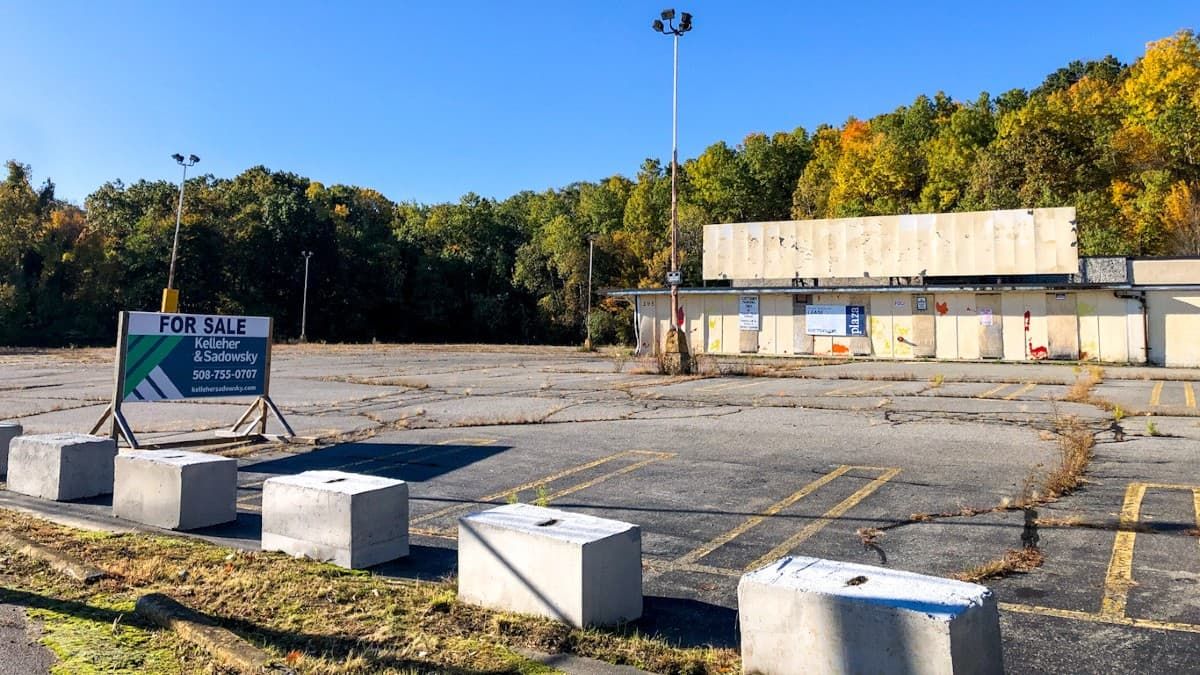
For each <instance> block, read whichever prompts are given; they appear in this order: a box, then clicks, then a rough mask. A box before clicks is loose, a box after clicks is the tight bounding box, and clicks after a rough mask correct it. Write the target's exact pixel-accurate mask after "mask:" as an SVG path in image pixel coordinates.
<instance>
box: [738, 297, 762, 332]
mask: <svg viewBox="0 0 1200 675" xmlns="http://www.w3.org/2000/svg"><path fill="white" fill-rule="evenodd" d="M738 330H740V331H750V332H757V331H760V330H762V301H761V299H760V298H759V296H758V295H754V294H744V295H739V296H738Z"/></svg>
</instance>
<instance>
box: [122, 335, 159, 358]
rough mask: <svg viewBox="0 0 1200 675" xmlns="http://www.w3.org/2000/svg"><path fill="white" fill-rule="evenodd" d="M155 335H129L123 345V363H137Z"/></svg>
mask: <svg viewBox="0 0 1200 675" xmlns="http://www.w3.org/2000/svg"><path fill="white" fill-rule="evenodd" d="M154 337H156V336H152V335H130V336H129V342H128V343H126V347H125V363H137V362H138V361H139V360H140V359H141V358H142V355H144V354H145V353H146V352H147V351H148V350H149V349H150V347H151V346H152V345H154V342H155V340H154V339H153V338H154Z"/></svg>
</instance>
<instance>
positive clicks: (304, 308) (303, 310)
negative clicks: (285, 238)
mask: <svg viewBox="0 0 1200 675" xmlns="http://www.w3.org/2000/svg"><path fill="white" fill-rule="evenodd" d="M300 255H302V256H304V301H303V302H302V303H301V304H300V341H301V342H307V341H308V333H307V332H305V331H306V329H307V327H308V259H309V258H311V257H312V255H313V252H312V251H301V252H300Z"/></svg>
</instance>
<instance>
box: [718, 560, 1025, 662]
mask: <svg viewBox="0 0 1200 675" xmlns="http://www.w3.org/2000/svg"><path fill="white" fill-rule="evenodd" d="M738 616H739V623H740V625H741V631H742V670H743V672H747V673H763V674H764V675H779V674H784V673H789V674H790V673H945V674H947V675H949V674H950V673H954V674H956V675H962V674H964V673H980V674H988V675H992V674H996V675H999V674H1001V673H1003V672H1004V664H1003V660H1002V658H1001V652H1000V615H999V611H998V609H997V606H996V596H995V595H993V594H992V592H991V591H990V590H988V589H987V588H985V587H983V586H980V585H978V584H968V583H964V582H961V581H954V580H951V579H943V578H940V577H930V576H925V575H921V574H914V573H912V572H903V571H900V570H894V569H887V568H883V567H872V566H870V565H856V564H852V563H843V562H837V561H833V560H821V559H818V558H801V557H797V558H790V557H789V558H783V559H782V560H779V561H778V562H775V563H773V564H771V565H768V566H766V567H763V568H762V569H759V570H756V571H754V572H751V573H749V574H746V575H745V576H743V577H742V579H741V581H740V582H739V583H738Z"/></svg>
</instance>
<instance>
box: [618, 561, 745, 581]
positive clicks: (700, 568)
mask: <svg viewBox="0 0 1200 675" xmlns="http://www.w3.org/2000/svg"><path fill="white" fill-rule="evenodd" d="M642 564H643V565H645V566H646V567H648V568H650V569H651V570H652V571H653V572H654V573H655V574H654V576H658V575H661V574H665V573H667V572H700V573H702V574H714V575H717V576H722V577H740V576H742V571H741V570H735V569H729V568H728V567H713V566H712V565H698V564H696V563H681V562H678V561H676V562H671V561H669V560H661V559H655V558H644V559H643V562H642Z"/></svg>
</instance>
